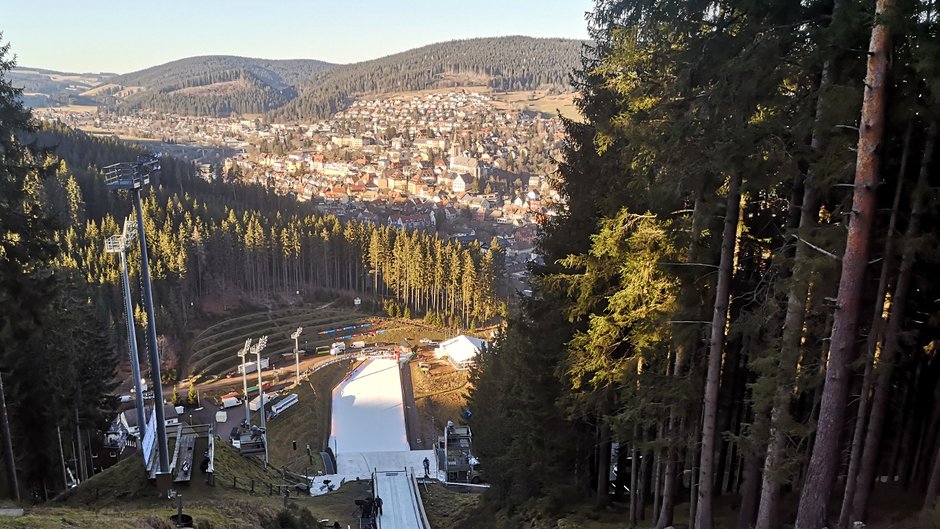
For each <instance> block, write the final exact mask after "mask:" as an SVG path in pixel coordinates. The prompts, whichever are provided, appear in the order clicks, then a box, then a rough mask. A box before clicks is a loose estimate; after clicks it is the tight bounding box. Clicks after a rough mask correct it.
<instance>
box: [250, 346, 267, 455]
mask: <svg viewBox="0 0 940 529" xmlns="http://www.w3.org/2000/svg"><path fill="white" fill-rule="evenodd" d="M266 345H268V337H267V336H262V337H261V339H260V340H258V343H256V344H255V345H253V346H252V347H251V351H252V352H253V353H255V361H257V362H258V364H257V365H258V397H259V399H261V431H262V432H263V433H262V434H261V435H262V436H263V439H264V466H265V468H267V466H268V426H267V422H266V421H265V417H264V404H265V402H264V388H263V387H262V386H261V350H262V349H264V347H265V346H266Z"/></svg>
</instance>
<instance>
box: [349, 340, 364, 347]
mask: <svg viewBox="0 0 940 529" xmlns="http://www.w3.org/2000/svg"><path fill="white" fill-rule="evenodd" d="M349 347H351V348H352V349H365V347H366V342H364V341H362V340H359V341H356V342H353V343H351V344H349Z"/></svg>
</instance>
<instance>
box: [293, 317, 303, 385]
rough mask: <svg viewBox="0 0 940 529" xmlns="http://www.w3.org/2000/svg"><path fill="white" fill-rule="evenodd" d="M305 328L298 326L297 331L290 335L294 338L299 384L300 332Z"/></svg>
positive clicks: (298, 383) (298, 382)
mask: <svg viewBox="0 0 940 529" xmlns="http://www.w3.org/2000/svg"><path fill="white" fill-rule="evenodd" d="M303 330H304V328H303V327H297V331H296V332H294V334H292V335H290V337H291V338H293V339H294V362H295V365H296V367H295V369H296V372H297V374H296V377H297V385H298V386H299V385H300V333H302V332H303Z"/></svg>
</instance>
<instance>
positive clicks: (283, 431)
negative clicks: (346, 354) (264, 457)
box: [268, 362, 352, 474]
mask: <svg viewBox="0 0 940 529" xmlns="http://www.w3.org/2000/svg"><path fill="white" fill-rule="evenodd" d="M351 368H352V362H344V363H340V364H336V365H332V366H329V367H325V368H323V369H321V370H320V371H317V372H316V373H315V374H314V375H312V376H311V377H310V379H309V380H307V381H305V382H303V383H301V385H300V387H299V388H297V389H296V390H295V392H296V393H297V396H298V397H299V400H298V401H297V404H294V405H293V406H291V407H290V408H288V409H287V410H286V411H284V413H283V414H282V415H280V416H279V417H277V418H276V419H274V420H272V421H271V422H270V423H268V452H269V457H270V461H271V464H272V465H274V466H275V467H277V468H282V467H284V468H287V469H288V470H290V471H292V472H298V473H304V472H309V473H310V474H314V473H316V472H320V471H323V461H322V460H321V459H320V454H319V451H320V450H321V449H322V448H323V447H325V446H326V441H327V439H328V438H329V436H330V407H331V404H332V390H333V387H334V386H336V385H337V384H339V383H340V381H342V379H343V377H345V376H346V374H347V373H348V372H349V370H350V369H351ZM292 441H297V450H296V451H294V449H293V443H292ZM308 444H309V445H310V449H311V450H312V451H313V460H312V463H311V460H310V459H309V458H308V457H307V445H308Z"/></svg>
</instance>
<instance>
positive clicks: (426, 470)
mask: <svg viewBox="0 0 940 529" xmlns="http://www.w3.org/2000/svg"><path fill="white" fill-rule="evenodd" d="M430 475H431V461H430V460H428V458H424V477H429V476H430Z"/></svg>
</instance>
